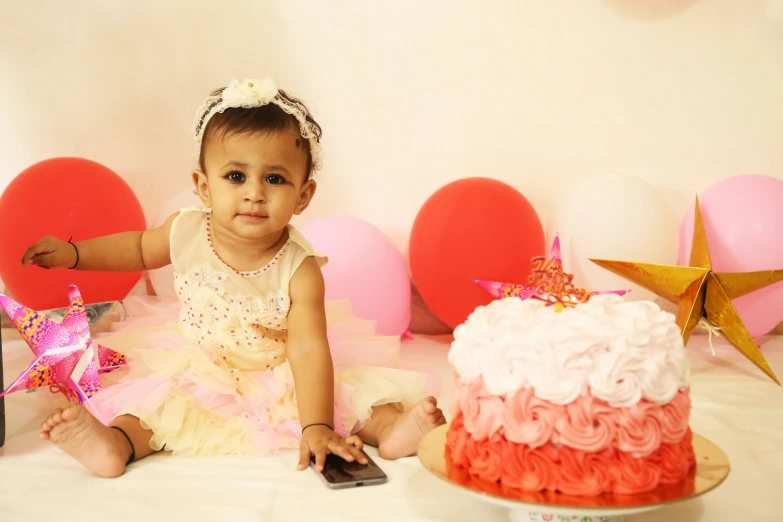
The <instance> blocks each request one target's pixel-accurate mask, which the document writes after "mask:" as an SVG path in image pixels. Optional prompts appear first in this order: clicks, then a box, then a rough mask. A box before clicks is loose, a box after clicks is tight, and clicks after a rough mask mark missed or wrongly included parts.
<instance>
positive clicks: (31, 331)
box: [0, 285, 126, 408]
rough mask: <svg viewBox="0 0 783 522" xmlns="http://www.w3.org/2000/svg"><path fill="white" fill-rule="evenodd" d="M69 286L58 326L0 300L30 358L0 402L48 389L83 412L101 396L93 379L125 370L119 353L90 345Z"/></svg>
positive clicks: (77, 301) (74, 291)
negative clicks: (65, 309) (81, 407)
mask: <svg viewBox="0 0 783 522" xmlns="http://www.w3.org/2000/svg"><path fill="white" fill-rule="evenodd" d="M69 286H70V288H71V290H70V292H69V293H68V297H69V298H70V306H69V307H68V312H67V313H66V314H65V316H64V317H63V319H62V321H60V323H56V322H54V321H52V320H51V319H48V318H46V317H44V316H43V315H41V314H39V313H38V312H36V311H34V310H31V309H30V308H27V307H26V306H23V305H21V304H19V303H17V302H16V301H14V300H13V299H11V298H10V297H8V296H5V295H2V294H0V307H2V308H3V310H5V312H6V313H7V314H8V316H9V317H10V318H11V320H12V321H13V323H14V325H16V328H17V330H19V333H21V334H22V337H23V338H24V340H25V341H27V344H28V345H29V346H30V349H32V351H33V353H34V354H35V356H36V357H35V360H33V362H32V363H30V365H29V366H28V367H27V369H26V370H25V371H24V372H22V374H21V375H19V377H17V378H16V380H14V382H13V383H11V385H10V386H9V387H8V388H7V389H6V390H5V391H3V393H0V396H3V395H7V394H9V393H13V392H15V391H19V390H31V389H34V388H39V387H41V386H49V387H50V390H52V391H53V392H61V393H63V394H64V395H65V396H66V397H67V398H68V400H70V401H73V402H78V403H80V404H83V405H85V406H86V407H88V408H89V400H90V398H91V397H92V396H93V395H95V394H96V393H98V392H99V391H100V390H101V383H100V380H99V379H98V374H99V373H104V372H110V371H112V370H114V369H116V368H118V367H119V366H121V365H123V364H126V359H125V356H124V355H122V354H121V353H119V352H116V351H114V350H112V349H111V348H107V347H105V346H102V345H100V344H97V343H93V342H92V340H91V339H90V328H89V323H88V321H87V314H86V312H85V308H84V301H83V300H82V296H81V294H80V293H79V290H78V289H77V288H76V286H75V285H69ZM96 350H97V357H96V353H95V352H96Z"/></svg>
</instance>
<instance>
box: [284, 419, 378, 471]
mask: <svg viewBox="0 0 783 522" xmlns="http://www.w3.org/2000/svg"><path fill="white" fill-rule="evenodd" d="M362 447H364V443H363V442H362V440H361V439H360V438H359V437H358V436H356V435H351V436H350V437H348V438H347V439H345V440H343V438H342V437H340V436H339V435H338V434H336V433H335V432H334V431H332V430H331V429H329V427H327V426H320V425H318V426H310V427H309V428H307V429H306V430H305V431H304V433H303V434H302V444H301V445H300V446H299V466H298V467H297V469H298V470H303V469H306V468H307V466H308V465H309V464H310V455H315V469H317V470H318V471H323V469H324V462H325V461H326V454H327V453H334V454H335V455H339V456H340V457H342V458H344V459H345V460H347V461H348V462H353V461H354V460H358V461H359V462H360V463H361V464H367V458H366V457H365V456H364V455H363V454H362V452H361V450H362Z"/></svg>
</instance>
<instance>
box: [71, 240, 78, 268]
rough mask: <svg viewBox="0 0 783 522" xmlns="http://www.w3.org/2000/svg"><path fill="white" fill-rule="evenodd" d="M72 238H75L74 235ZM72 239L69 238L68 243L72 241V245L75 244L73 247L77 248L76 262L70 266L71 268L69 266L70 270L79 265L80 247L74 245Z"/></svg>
mask: <svg viewBox="0 0 783 522" xmlns="http://www.w3.org/2000/svg"><path fill="white" fill-rule="evenodd" d="M71 239H73V236H71ZM71 239H69V240H68V243H71V245H72V246H73V249H74V250H76V262H75V263H74V264H73V266H72V267H69V268H68V270H73V269H74V268H76V267H77V266H79V249H78V248H76V245H74V244H73V243H72V242H71Z"/></svg>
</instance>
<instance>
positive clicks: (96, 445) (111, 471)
mask: <svg viewBox="0 0 783 522" xmlns="http://www.w3.org/2000/svg"><path fill="white" fill-rule="evenodd" d="M41 438H42V439H44V440H50V441H52V442H53V443H54V444H55V445H56V446H57V447H58V448H60V449H61V450H63V451H64V452H66V453H67V454H68V455H70V456H71V457H73V458H74V459H76V460H77V461H78V462H79V463H80V464H81V465H82V466H84V467H85V468H87V469H89V470H90V471H92V472H93V473H95V474H96V475H98V476H99V477H104V478H114V477H119V476H120V475H122V474H123V473H124V472H125V464H126V463H127V462H128V458H129V457H130V455H131V447H130V443H129V442H128V440H127V439H126V438H125V437H124V436H123V435H122V433H120V432H119V431H117V430H115V429H112V428H109V427H107V426H104V425H103V424H101V423H100V421H98V419H96V418H95V417H93V416H92V415H90V414H89V413H88V412H87V410H85V409H84V408H82V407H81V406H78V405H74V406H69V407H68V408H66V409H64V410H63V409H62V408H57V409H56V410H54V411H53V412H52V414H51V415H49V418H48V419H46V421H45V422H44V423H43V424H42V425H41Z"/></svg>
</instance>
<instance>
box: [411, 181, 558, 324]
mask: <svg viewBox="0 0 783 522" xmlns="http://www.w3.org/2000/svg"><path fill="white" fill-rule="evenodd" d="M544 252H545V245H544V228H543V226H542V225H541V220H540V219H539V217H538V214H536V211H535V209H534V208H533V206H532V205H531V204H530V202H529V201H528V200H527V199H526V198H525V196H523V195H522V194H520V193H519V192H518V191H517V190H516V189H514V188H513V187H511V186H509V185H507V184H505V183H503V182H500V181H497V180H493V179H488V178H467V179H461V180H458V181H455V182H453V183H449V184H448V185H446V186H445V187H443V188H441V189H439V190H438V191H437V192H435V193H434V194H433V195H432V196H430V198H429V199H428V200H427V201H426V202H425V203H424V206H423V207H422V208H421V210H419V213H418V214H417V216H416V220H415V221H414V223H413V230H412V231H411V238H410V263H411V271H412V272H413V280H414V281H415V283H416V286H417V287H418V289H419V292H420V293H421V295H422V297H423V298H424V301H425V302H426V303H427V305H428V306H429V307H430V309H431V310H432V312H433V313H434V314H435V315H436V316H438V318H439V319H440V320H442V321H443V322H445V323H446V324H448V325H449V326H451V327H452V328H454V327H456V326H457V325H459V324H460V323H463V322H464V321H465V319H467V318H468V315H470V313H471V312H472V311H473V310H474V309H475V308H476V307H477V306H480V305H485V304H488V303H490V302H491V301H492V300H493V299H494V298H493V297H492V296H491V295H490V294H489V293H488V292H487V291H485V290H483V289H481V288H480V287H479V286H478V285H476V283H475V281H476V279H485V280H489V281H501V282H508V283H518V284H524V283H527V278H528V276H529V275H530V272H531V270H532V268H533V264H532V262H531V259H532V258H534V257H537V256H543V255H544Z"/></svg>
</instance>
